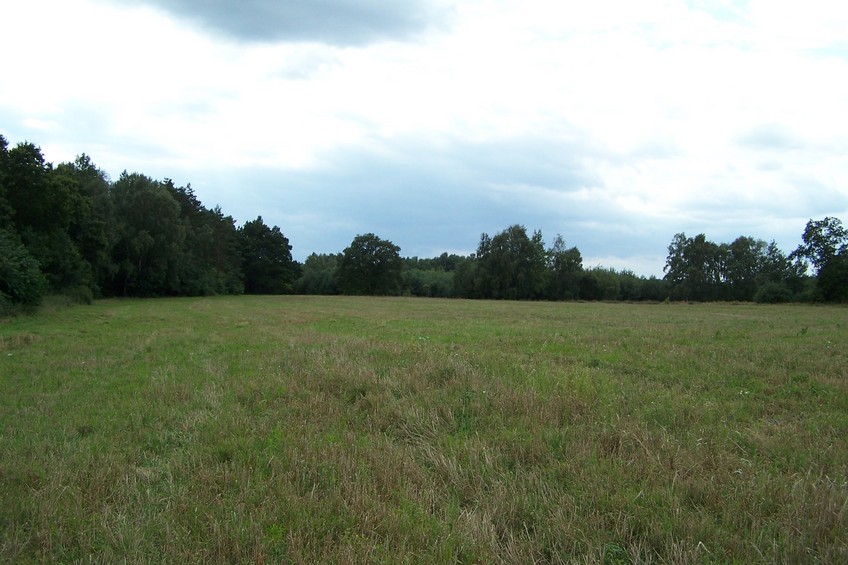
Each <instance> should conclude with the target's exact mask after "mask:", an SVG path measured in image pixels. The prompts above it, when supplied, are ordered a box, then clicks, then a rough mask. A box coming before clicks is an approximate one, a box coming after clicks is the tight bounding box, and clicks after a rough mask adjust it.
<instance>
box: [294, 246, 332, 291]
mask: <svg viewBox="0 0 848 565" xmlns="http://www.w3.org/2000/svg"><path fill="white" fill-rule="evenodd" d="M341 261H342V254H341V253H333V254H330V255H327V254H324V253H322V254H318V253H312V254H310V255H309V257H307V258H306V261H305V262H304V263H303V268H302V270H301V276H300V278H299V279H297V282H296V283H295V291H296V292H298V293H300V294H338V293H339V285H338V283H337V282H336V271H337V270H338V268H339V264H340V263H341Z"/></svg>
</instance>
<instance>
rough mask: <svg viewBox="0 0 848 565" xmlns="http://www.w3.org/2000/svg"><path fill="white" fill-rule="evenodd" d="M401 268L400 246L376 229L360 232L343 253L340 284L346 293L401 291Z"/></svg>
mask: <svg viewBox="0 0 848 565" xmlns="http://www.w3.org/2000/svg"><path fill="white" fill-rule="evenodd" d="M401 269H402V263H401V259H400V247H398V246H397V245H395V244H394V243H392V242H391V241H388V240H385V239H381V238H379V237H377V236H376V235H374V234H373V233H367V234H365V235H357V236H356V237H355V238H353V241H352V242H351V244H350V246H349V247H347V248H346V249H345V250H344V253H343V254H342V259H341V263H340V264H339V269H338V273H337V278H338V284H339V288H340V289H341V291H342V292H344V293H345V294H368V295H387V294H388V295H391V294H398V292H399V291H400V286H401Z"/></svg>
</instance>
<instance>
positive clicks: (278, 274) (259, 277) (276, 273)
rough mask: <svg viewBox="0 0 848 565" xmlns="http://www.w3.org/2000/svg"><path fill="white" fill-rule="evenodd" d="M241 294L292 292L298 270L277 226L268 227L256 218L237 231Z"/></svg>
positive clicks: (286, 242)
mask: <svg viewBox="0 0 848 565" xmlns="http://www.w3.org/2000/svg"><path fill="white" fill-rule="evenodd" d="M239 239H240V241H241V257H242V271H243V273H244V290H245V292H247V293H249V294H287V293H290V292H292V290H293V288H294V281H295V280H296V279H297V278H298V276H299V275H300V272H299V271H300V269H299V267H298V265H297V264H296V263H295V262H294V260H293V259H292V255H291V249H292V247H291V245H289V240H288V238H286V236H284V235H283V233H282V232H281V231H280V228H278V227H277V226H274V227H268V226H267V225H265V222H263V221H262V216H258V217H257V218H256V219H255V220H253V221H252V222H247V223H245V224H244V225H243V226H242V227H241V229H239Z"/></svg>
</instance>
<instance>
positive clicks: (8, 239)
mask: <svg viewBox="0 0 848 565" xmlns="http://www.w3.org/2000/svg"><path fill="white" fill-rule="evenodd" d="M46 292H47V278H46V277H45V276H44V273H42V272H41V266H40V265H39V263H38V261H37V260H36V259H35V258H34V257H33V256H32V255H31V254H30V253H29V251H27V248H26V247H24V245H23V243H21V241H20V239H19V238H18V237H17V236H16V235H14V234H12V233H10V232H8V231H5V230H0V300H2V301H3V302H6V303H10V304H22V305H25V306H35V305H37V304H38V303H39V302H41V299H42V298H43V297H44V295H45V293H46Z"/></svg>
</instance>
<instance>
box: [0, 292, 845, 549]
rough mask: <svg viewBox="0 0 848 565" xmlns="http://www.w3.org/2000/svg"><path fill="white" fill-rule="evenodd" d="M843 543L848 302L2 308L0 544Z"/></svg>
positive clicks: (185, 302) (191, 303) (308, 302)
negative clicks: (19, 313)
mask: <svg viewBox="0 0 848 565" xmlns="http://www.w3.org/2000/svg"><path fill="white" fill-rule="evenodd" d="M124 560H125V561H128V562H145V563H149V562H171V563H180V562H208V563H216V562H226V563H234V562H253V563H262V562H264V563H276V562H293V563H314V562H337V563H380V562H384V563H397V562H406V563H452V562H463V563H498V562H505V563H533V562H540V563H549V562H550V563H558V562H577V563H582V562H586V563H606V564H619V563H645V562H659V563H662V562H674V563H688V562H691V563H725V562H737V563H754V562H764V563H774V562H804V563H810V562H822V563H837V562H842V563H848V309H845V308H841V307H812V306H798V305H793V306H756V305H731V304H718V305H717V304H710V305H685V304H655V305H645V304H640V305H632V304H603V303H592V304H582V303H526V302H525V303H515V302H483V301H460V300H454V301H440V300H434V299H432V300H428V299H401V298H395V299H392V298H380V299H371V298H346V297H220V298H198V299H173V300H172V299H160V300H147V301H143V300H107V301H99V302H96V303H95V304H94V305H92V306H85V307H75V308H69V309H63V310H55V311H49V312H44V313H41V314H40V315H38V316H35V317H20V318H15V319H10V320H3V321H0V561H3V562H75V561H81V562H86V563H87V562H116V561H124Z"/></svg>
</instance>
